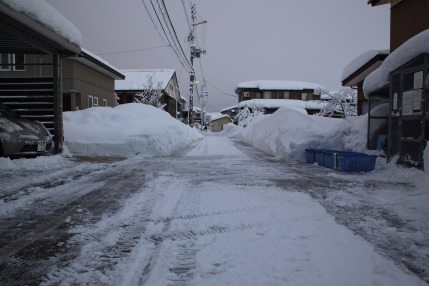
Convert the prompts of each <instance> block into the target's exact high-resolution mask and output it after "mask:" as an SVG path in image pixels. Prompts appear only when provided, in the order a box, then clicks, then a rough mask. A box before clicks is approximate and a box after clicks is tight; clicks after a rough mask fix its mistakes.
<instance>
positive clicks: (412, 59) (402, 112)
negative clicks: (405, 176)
mask: <svg viewBox="0 0 429 286" xmlns="http://www.w3.org/2000/svg"><path fill="white" fill-rule="evenodd" d="M368 4H371V5H372V6H377V5H386V4H388V5H390V8H391V9H390V11H391V13H390V17H391V19H390V23H391V26H390V51H391V52H390V54H389V55H388V56H387V57H386V58H385V60H384V61H383V63H382V64H381V65H380V67H379V68H378V69H376V70H374V71H373V72H372V73H370V74H369V75H368V76H366V78H365V80H364V82H363V91H364V95H365V97H366V98H368V100H369V101H368V102H369V107H368V110H369V112H368V118H369V124H368V148H369V149H376V148H377V147H378V146H380V145H381V146H384V148H383V149H384V151H385V153H386V156H387V160H388V161H390V160H391V159H393V158H395V157H396V158H398V160H397V163H401V164H405V165H409V166H414V167H418V168H423V167H424V162H423V152H424V149H425V148H427V147H426V145H427V141H428V140H429V104H428V99H429V17H427V12H428V11H429V1H427V0H369V1H368ZM376 101H382V102H384V104H383V105H384V106H385V107H386V108H385V107H383V109H384V110H385V112H383V114H380V113H379V112H378V111H379V109H380V108H377V109H374V111H373V109H372V103H373V102H376ZM383 138H384V139H383ZM380 141H382V143H383V144H380ZM426 164H427V163H426ZM426 167H427V166H426Z"/></svg>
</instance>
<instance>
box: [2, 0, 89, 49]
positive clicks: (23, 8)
mask: <svg viewBox="0 0 429 286" xmlns="http://www.w3.org/2000/svg"><path fill="white" fill-rule="evenodd" d="M0 2H3V3H4V4H5V5H7V6H8V7H9V8H11V9H12V10H15V11H17V12H21V13H23V14H25V15H27V16H29V17H30V18H32V19H34V20H35V21H37V22H38V23H40V24H41V25H43V26H45V27H46V28H48V29H49V30H51V31H53V32H55V33H57V34H58V35H60V36H61V37H63V38H64V39H66V40H67V41H69V42H70V43H72V44H75V45H77V46H81V45H82V35H81V34H80V32H79V30H78V29H77V28H76V27H75V26H74V25H73V24H72V23H71V22H70V21H69V20H67V19H66V18H65V17H64V16H63V15H62V14H61V13H60V12H58V11H57V10H56V9H55V8H54V7H52V6H51V5H49V4H48V3H46V2H45V1H44V0H31V1H28V0H0Z"/></svg>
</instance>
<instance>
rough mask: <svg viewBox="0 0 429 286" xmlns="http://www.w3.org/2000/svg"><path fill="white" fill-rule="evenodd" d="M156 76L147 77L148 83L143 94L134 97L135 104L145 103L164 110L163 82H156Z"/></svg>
mask: <svg viewBox="0 0 429 286" xmlns="http://www.w3.org/2000/svg"><path fill="white" fill-rule="evenodd" d="M154 77H155V74H151V75H148V76H147V81H146V84H145V86H144V90H143V91H142V92H139V93H137V94H136V95H134V97H133V102H135V103H143V104H147V105H152V106H155V107H156V108H159V109H163V108H164V107H165V104H163V103H162V96H163V91H162V86H161V84H162V83H161V82H155V79H154Z"/></svg>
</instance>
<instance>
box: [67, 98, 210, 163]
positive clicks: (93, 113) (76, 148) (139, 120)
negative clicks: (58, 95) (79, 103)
mask: <svg viewBox="0 0 429 286" xmlns="http://www.w3.org/2000/svg"><path fill="white" fill-rule="evenodd" d="M64 138H65V144H66V146H67V148H68V150H69V151H70V152H71V153H76V154H85V155H108V156H125V157H131V156H136V155H139V156H144V157H155V156H164V155H169V154H171V153H172V152H174V151H176V150H178V149H180V148H182V147H184V146H186V145H187V144H189V143H191V142H193V141H195V140H198V139H200V138H202V135H201V134H200V133H198V131H196V130H195V129H192V128H190V127H188V126H186V125H184V124H183V123H181V122H179V121H178V120H176V119H174V118H172V117H171V116H170V115H169V114H168V113H166V112H164V111H162V110H160V109H157V108H155V107H153V106H148V105H144V104H139V103H130V104H124V105H119V106H117V107H115V108H109V107H94V108H89V109H85V110H81V111H73V112H65V113H64Z"/></svg>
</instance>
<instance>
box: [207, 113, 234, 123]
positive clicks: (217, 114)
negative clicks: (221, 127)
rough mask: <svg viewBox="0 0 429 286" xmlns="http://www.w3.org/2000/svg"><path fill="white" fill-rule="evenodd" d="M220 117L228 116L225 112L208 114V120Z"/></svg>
mask: <svg viewBox="0 0 429 286" xmlns="http://www.w3.org/2000/svg"><path fill="white" fill-rule="evenodd" d="M221 118H229V116H228V115H226V114H221V113H211V114H210V121H214V120H218V119H221Z"/></svg>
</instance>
